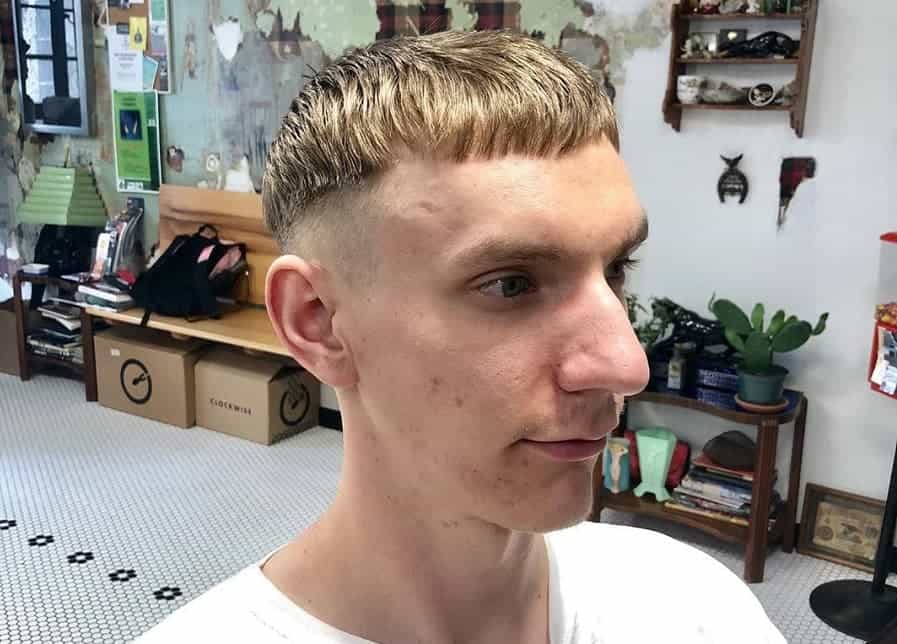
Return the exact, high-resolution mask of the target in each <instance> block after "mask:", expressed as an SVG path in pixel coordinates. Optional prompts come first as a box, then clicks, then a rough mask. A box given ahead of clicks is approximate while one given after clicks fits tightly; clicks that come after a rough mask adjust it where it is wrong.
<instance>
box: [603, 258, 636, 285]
mask: <svg viewBox="0 0 897 644" xmlns="http://www.w3.org/2000/svg"><path fill="white" fill-rule="evenodd" d="M638 262H639V260H637V259H632V258H631V257H625V258H623V259H618V260H617V261H615V262H614V263H613V264H611V265H610V269H609V270H608V273H607V279H608V281H610V282H623V281H625V280H626V273H628V272H629V271H631V270H633V269H635V267H636V266H638Z"/></svg>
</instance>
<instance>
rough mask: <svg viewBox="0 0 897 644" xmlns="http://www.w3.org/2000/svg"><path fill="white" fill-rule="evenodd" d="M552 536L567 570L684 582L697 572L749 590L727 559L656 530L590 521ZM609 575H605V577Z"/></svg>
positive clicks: (555, 553) (558, 558)
mask: <svg viewBox="0 0 897 644" xmlns="http://www.w3.org/2000/svg"><path fill="white" fill-rule="evenodd" d="M546 536H547V539H548V541H549V544H550V546H551V549H552V552H553V554H554V556H555V557H556V559H557V561H558V562H559V564H560V565H562V567H564V568H569V567H575V568H576V569H578V570H580V571H582V572H583V573H584V574H589V573H593V572H595V570H594V566H598V567H600V569H601V570H602V571H603V572H604V573H607V572H610V571H616V572H618V573H625V572H626V571H627V570H628V571H631V572H632V573H635V572H637V570H638V571H640V572H651V571H654V572H658V573H662V575H663V577H664V578H666V579H668V580H669V582H670V583H673V584H679V585H681V583H682V580H681V578H680V577H679V576H680V575H686V574H687V575H688V576H689V577H691V578H692V579H694V578H695V577H694V576H695V575H699V577H700V578H704V579H707V581H708V582H713V583H714V584H719V583H726V584H735V585H736V587H737V588H739V589H743V588H746V585H745V584H744V582H742V581H741V580H740V579H739V578H738V577H737V576H736V575H734V574H733V573H732V571H730V570H729V569H728V568H726V566H724V565H723V564H722V563H720V562H719V561H717V560H716V559H714V558H713V557H711V556H710V555H708V554H706V553H705V552H703V551H701V550H699V549H697V548H695V547H694V546H692V545H689V544H687V543H684V542H682V541H678V540H676V539H673V538H672V537H670V536H668V535H665V534H663V533H660V532H656V531H654V530H646V529H643V528H634V527H631V526H623V525H614V524H610V523H595V522H584V523H580V524H578V525H575V526H573V527H571V528H567V529H564V530H559V531H557V532H552V533H550V534H548V535H546ZM602 576H603V575H602Z"/></svg>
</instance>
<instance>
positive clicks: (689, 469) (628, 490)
mask: <svg viewBox="0 0 897 644" xmlns="http://www.w3.org/2000/svg"><path fill="white" fill-rule="evenodd" d="M895 28H897V3H894V2H892V1H891V0H864V1H863V2H846V1H844V0H625V1H622V0H514V1H512V0H487V1H478V0H477V1H473V0H420V2H418V1H417V0H414V1H406V0H376V1H374V0H328V1H327V2H324V3H310V2H302V1H298V0H297V1H293V0H246V1H245V2H244V1H242V0H190V1H188V0H145V1H144V0H0V643H7V642H8V643H10V644H18V643H23V644H39V643H40V644H42V643H45V642H46V643H49V642H60V643H66V644H82V643H83V644H98V643H101V642H102V643H104V642H110V643H113V642H115V643H117V642H126V641H132V640H134V639H136V638H138V637H140V636H141V635H142V634H145V633H147V632H148V631H150V630H151V629H152V628H153V627H155V626H156V625H157V624H159V623H160V622H162V621H163V620H164V619H166V618H167V617H169V616H170V615H172V614H173V613H174V612H175V611H177V610H178V609H180V608H182V607H184V606H187V605H188V604H189V603H190V602H191V601H193V600H195V599H197V598H199V597H201V596H202V595H203V594H204V593H206V592H207V591H209V590H210V589H212V588H214V587H215V586H216V585H218V584H220V583H221V582H223V581H225V580H226V579H228V578H230V577H232V576H234V575H236V574H237V573H239V572H240V571H241V570H243V569H245V568H246V567H247V566H251V565H253V563H254V562H258V561H260V560H261V559H262V558H263V557H265V556H266V555H268V554H269V553H272V552H273V551H275V549H277V548H278V547H279V546H281V544H283V543H285V542H287V541H288V540H290V539H293V538H294V537H295V536H296V535H297V534H298V533H301V532H302V531H303V530H305V529H306V528H308V527H309V526H311V525H313V524H314V522H315V521H316V520H317V519H318V517H320V516H321V515H322V514H323V513H324V512H325V511H326V510H327V508H328V507H329V506H330V504H331V502H332V501H333V500H334V498H335V496H336V494H337V491H338V489H339V486H340V481H341V474H342V470H343V467H344V464H345V463H344V460H343V455H344V439H345V440H346V441H349V440H354V441H355V442H356V443H358V441H360V440H361V439H360V438H355V437H352V436H350V434H351V432H352V429H353V428H352V427H351V426H350V425H351V423H349V422H347V423H346V428H345V429H346V431H345V433H344V431H343V430H344V421H346V420H347V416H344V413H343V412H345V410H343V412H341V409H340V399H338V396H337V389H338V387H339V386H340V383H335V385H336V386H331V384H327V382H323V380H324V379H325V376H324V375H323V371H321V370H316V369H315V368H313V367H312V365H311V364H310V361H309V360H307V359H303V358H305V357H307V355H308V354H305V353H302V355H300V351H299V349H297V346H299V345H297V344H296V343H295V337H294V336H293V335H291V334H290V333H286V332H284V331H283V327H282V326H279V325H275V324H273V323H272V315H273V313H271V312H272V311H274V310H275V308H276V307H273V306H272V304H271V303H272V301H273V300H272V298H271V297H268V298H267V301H266V279H269V277H270V275H274V274H275V273H276V268H277V266H278V264H277V262H278V261H279V259H278V258H280V257H281V256H282V254H283V253H284V252H285V251H284V248H283V247H282V245H281V244H280V243H279V242H278V240H277V239H276V238H275V236H274V235H273V234H272V232H271V230H270V228H269V226H268V225H267V224H266V220H265V210H266V208H268V205H267V200H266V199H263V178H264V177H265V170H266V166H267V165H269V164H270V163H271V162H272V161H271V159H272V158H273V157H274V155H275V146H274V145H273V143H274V141H275V139H276V137H277V135H278V131H279V129H280V128H281V125H282V122H283V121H284V115H285V114H287V112H288V111H289V110H290V109H291V103H292V102H293V100H294V99H295V98H296V96H297V94H298V93H299V92H300V91H301V90H302V87H303V85H304V84H305V83H307V82H311V79H314V78H315V77H316V75H318V74H319V73H320V72H321V70H324V69H325V68H327V67H328V65H330V64H331V63H333V62H334V61H336V60H338V59H339V58H340V57H341V56H343V55H344V54H345V53H346V52H348V51H350V50H352V49H354V48H363V47H367V46H368V45H371V44H372V43H375V42H379V41H385V40H389V39H394V38H404V37H417V36H422V35H426V34H432V33H436V32H442V31H462V32H472V31H488V30H511V31H514V32H519V33H522V34H525V35H526V36H529V37H530V38H532V39H535V40H537V41H539V42H541V43H542V44H544V45H546V46H548V47H550V48H552V49H556V50H560V51H561V52H563V53H564V54H566V55H567V56H569V57H571V58H572V59H574V60H576V61H578V62H579V63H581V64H582V65H583V66H584V67H585V68H586V69H587V70H588V72H589V73H590V74H591V75H592V77H593V78H594V79H595V82H596V83H597V84H599V85H600V87H601V88H602V90H603V92H604V94H605V95H606V96H607V98H608V100H609V101H610V102H611V103H612V105H613V108H614V111H615V113H616V116H615V118H616V121H617V126H618V129H619V156H620V157H621V158H622V160H623V161H624V162H625V164H626V167H627V169H628V173H629V176H630V179H631V182H632V185H633V186H634V189H635V193H636V194H637V195H638V199H639V202H640V203H641V206H642V207H643V208H644V212H645V214H646V215H647V218H648V220H649V221H650V234H649V235H648V237H647V240H646V241H644V243H642V244H641V245H640V246H639V247H638V248H637V249H636V250H635V251H634V253H633V254H632V256H631V257H627V258H626V261H627V264H633V267H632V269H631V272H630V273H629V274H628V275H627V277H626V285H625V293H623V292H621V294H620V298H619V305H620V307H621V308H622V311H623V312H624V313H625V315H626V316H628V320H629V323H630V324H631V327H632V332H633V333H634V334H635V338H636V339H637V342H638V344H640V345H641V347H642V349H643V350H644V354H645V355H644V359H645V363H646V364H647V368H648V373H649V377H648V382H647V385H646V386H645V387H644V388H643V389H642V390H641V391H640V392H635V393H630V394H629V395H626V396H621V398H620V409H619V412H620V415H619V418H620V420H619V424H618V425H617V426H616V428H615V429H613V430H612V431H611V433H610V434H608V435H607V437H606V439H603V440H604V442H603V443H602V448H601V451H600V452H599V453H597V455H596V456H595V457H594V459H593V461H590V462H593V463H594V473H593V475H592V486H591V490H590V492H591V498H592V502H591V511H590V513H589V514H588V517H586V518H585V519H584V520H585V521H588V522H594V523H612V524H619V525H625V526H632V527H636V528H641V529H645V530H651V531H655V532H659V533H662V534H664V535H667V536H669V537H672V538H673V539H675V540H677V541H681V542H683V543H686V544H688V545H690V546H692V547H694V548H697V549H698V550H700V551H702V552H703V553H706V554H707V555H709V556H710V557H712V558H713V559H715V560H717V561H718V562H720V563H721V564H722V565H724V566H725V567H726V568H728V569H729V570H730V571H731V572H732V573H733V574H734V575H735V576H737V577H738V578H739V579H740V580H741V581H743V583H744V584H745V585H746V586H747V588H749V590H750V592H752V593H753V594H754V595H755V596H756V598H757V599H758V600H759V602H760V604H761V605H762V607H763V609H764V610H765V612H766V614H767V615H768V617H769V619H770V620H771V622H772V623H773V624H774V625H775V626H776V628H777V629H778V630H779V631H780V632H781V633H782V635H783V636H784V638H785V640H786V641H788V642H791V643H794V644H848V643H855V642H868V643H877V644H882V643H885V642H897V578H895V577H894V576H893V574H894V573H897V547H895V525H897V189H895V185H897V121H895V119H894V113H895V109H897V74H895V66H894V61H895V60H897V38H895V36H894V34H895ZM573 183H574V182H570V184H569V185H571V186H572V185H573ZM571 189H572V188H571ZM476 190H477V188H476V186H471V187H470V191H472V193H471V194H468V195H467V196H466V198H467V199H470V200H475V201H478V202H480V203H481V204H483V206H482V207H483V208H486V207H495V206H496V204H495V203H494V202H493V203H492V205H491V206H490V204H489V202H492V200H493V199H494V196H492V195H488V194H486V192H480V193H479V194H477V192H476ZM495 196H497V195H495ZM387 197H388V195H387ZM432 199H434V200H437V201H438V200H439V199H440V195H439V194H438V190H437V191H436V194H433V195H432ZM499 201H501V199H499ZM484 211H485V210H484ZM447 234H448V233H447ZM431 243H432V241H431ZM394 247H395V246H394ZM190 253H193V255H192V256H191V255H190ZM408 261H410V260H408ZM415 261H417V262H420V266H421V271H422V274H424V275H425V274H426V271H435V270H437V268H438V265H439V263H438V262H435V263H434V266H436V267H437V268H433V267H425V264H424V263H425V262H427V260H426V258H425V257H421V256H417V258H416V259H415ZM191 262H192V263H191ZM427 263H428V262H427ZM635 263H637V264H638V266H637V267H635V266H634V264H635ZM200 266H202V268H201V269H200V268H198V267H200ZM272 266H274V267H275V268H274V269H272ZM421 279H426V278H423V277H422V278H421ZM271 283H273V281H269V287H270V284H271ZM392 293H393V295H395V294H396V293H397V291H393V292H392ZM269 295H270V293H269ZM401 299H402V298H395V300H396V301H394V302H391V303H390V302H387V303H385V304H383V305H382V306H385V307H386V308H378V309H376V310H382V311H386V310H393V309H390V308H389V307H395V308H394V310H395V311H396V312H397V313H396V314H401V313H402V312H403V311H409V310H411V309H410V308H409V307H408V306H407V303H406V304H403V303H402V302H400V301H398V300H401ZM372 306H374V305H372ZM277 310H279V309H277ZM496 310H497V309H496ZM490 315H491V316H492V317H490V318H489V320H497V319H498V317H497V316H498V315H499V314H498V313H494V312H493V313H492V314H490ZM558 315H560V314H558ZM621 315H622V313H621ZM462 318H464V313H463V312H462V309H458V310H457V311H456V315H455V316H451V317H446V318H445V319H444V320H442V321H441V323H443V322H444V323H445V325H446V326H445V327H444V329H443V330H442V331H439V332H441V333H443V336H441V337H440V339H439V343H440V344H441V346H442V347H443V351H444V352H445V356H446V362H447V365H446V371H447V374H448V373H450V370H451V368H452V367H453V366H454V365H455V364H457V361H458V356H459V355H461V353H462V352H465V351H468V352H469V351H472V349H471V347H480V348H482V344H478V342H479V340H477V339H474V338H466V339H465V338H464V337H463V336H462V337H458V336H453V334H452V333H451V331H450V329H451V327H450V326H449V325H450V324H454V323H458V324H462V322H457V320H461V319H462ZM335 319H339V318H335ZM484 319H485V318H484ZM557 319H560V318H557ZM451 320H455V322H452V321H451ZM419 321H420V318H419V317H416V316H415V315H409V316H407V319H406V321H405V323H406V324H407V326H408V329H409V334H411V333H414V332H413V331H412V329H413V326H414V325H415V324H418V323H419ZM518 323H519V322H518ZM463 324H469V320H468V321H466V322H463ZM486 326H487V325H485V324H484V325H483V327H482V328H483V329H485V328H486ZM465 329H467V330H469V329H471V327H469V326H468V327H465ZM542 332H543V333H544V335H545V337H546V338H547V337H548V336H552V337H553V335H556V334H553V333H552V331H551V330H550V328H548V329H543V331H542ZM421 333H423V332H421ZM483 333H485V330H484V331H483ZM472 334H473V333H472ZM509 334H510V332H509ZM420 337H424V336H423V335H421V336H420ZM484 337H485V336H484ZM383 340H384V337H383V336H381V337H379V338H376V339H372V340H371V343H374V342H382V341H383ZM394 340H395V342H396V345H395V351H397V352H401V351H403V350H404V349H403V347H404V348H407V347H410V346H417V345H412V343H414V342H417V341H418V339H411V340H407V339H406V340H404V341H403V340H402V339H401V338H394ZM432 342H436V341H435V340H432ZM546 342H547V340H546ZM596 342H600V340H596ZM453 345H454V346H453ZM546 346H547V345H546ZM378 350H379V351H381V352H382V351H383V349H382V348H380V349H378ZM639 355H640V354H639ZM470 359H471V360H472V361H474V364H471V374H472V375H471V378H481V377H482V369H481V367H480V366H479V365H476V364H475V361H476V356H475V355H473V356H471V358H470ZM520 359H521V360H524V363H525V360H526V359H525V358H524V357H520ZM533 359H534V358H533ZM409 360H410V358H409ZM316 364H319V363H316ZM396 364H409V363H408V362H404V363H403V362H401V361H400V360H396V361H395V362H390V367H389V368H393V367H394V365H396ZM532 364H536V363H535V362H532ZM486 366H487V365H484V366H483V367H482V368H483V369H485V368H486ZM313 371H314V373H313ZM328 373H329V372H328ZM388 373H389V372H388V371H385V372H383V374H382V376H386V375H387V374H388ZM316 374H318V375H316ZM474 374H476V375H474ZM395 377H397V378H399V381H401V382H412V381H413V377H412V376H411V375H408V374H395ZM328 379H329V378H328ZM385 379H387V380H388V378H385ZM446 380H449V376H448V375H446ZM474 381H475V380H474ZM331 382H334V381H333V380H331ZM509 384H510V383H509ZM517 384H519V383H517ZM515 386H516V384H515ZM436 387H437V384H436V382H435V381H434V383H433V389H435V388H436ZM428 388H429V384H428V383H426V382H425V383H423V384H422V385H421V386H420V392H427V391H429V389H428ZM361 389H362V388H361V387H360V386H359V390H361ZM508 391H512V389H509V390H508ZM513 391H519V389H513ZM407 393H408V394H411V395H413V396H417V395H418V393H419V392H417V391H415V390H414V389H413V388H412V390H411V391H408V392H407ZM347 395H348V394H347ZM421 395H425V394H421ZM434 395H436V394H434ZM483 395H485V393H483ZM343 400H346V399H345V398H343ZM393 402H395V403H396V404H402V405H403V404H411V405H412V406H413V407H418V408H422V407H426V403H420V404H417V403H416V402H414V401H408V400H407V399H405V400H404V401H402V400H401V397H399V398H395V397H393V398H392V399H390V404H392V403H393ZM521 404H522V405H527V404H532V403H526V402H521ZM461 405H462V401H461V400H460V398H459V399H458V407H459V408H460V407H461ZM452 407H454V405H451V404H449V405H447V406H446V407H444V408H443V407H438V408H436V409H434V411H436V412H437V413H436V415H438V414H439V412H441V411H442V410H443V409H446V408H452ZM378 409H379V408H378ZM468 409H470V406H468ZM468 409H463V410H461V409H459V410H457V412H458V413H462V412H463V413H464V414H467V416H464V417H465V418H468V419H472V418H474V416H471V415H470V414H471V413H473V412H472V411H468ZM379 411H383V410H382V409H380V410H379ZM378 413H379V412H378ZM446 413H448V412H446ZM454 417H455V418H461V417H462V416H454ZM433 420H436V422H437V426H438V427H440V428H443V429H444V428H448V427H449V425H450V423H448V422H446V421H445V420H443V421H441V424H440V421H439V420H438V419H434V418H432V417H431V418H429V419H427V418H419V419H418V421H419V422H420V423H421V425H422V426H426V425H427V424H428V423H430V422H431V421H433ZM352 422H355V418H354V417H353V421H352ZM487 430H488V428H482V431H483V432H484V433H485V432H487ZM402 440H407V441H414V440H423V439H419V438H415V437H414V436H413V435H410V434H409V435H408V436H407V437H405V438H403V439H402ZM442 440H443V441H445V438H444V437H443V438H442ZM359 444H361V443H359ZM487 444H489V445H491V444H490V443H488V441H487ZM418 453H420V452H418ZM421 458H424V457H423V456H421ZM407 465H408V466H409V467H413V464H407ZM384 467H385V466H384ZM365 471H369V470H365ZM595 548H596V550H598V551H599V552H598V553H597V555H596V556H598V557H599V560H600V558H612V557H614V556H615V553H614V552H613V551H609V550H607V549H606V548H602V547H601V545H600V544H596V545H595ZM618 556H619V555H618ZM626 556H627V557H628V558H629V559H630V561H629V568H630V573H629V574H631V576H633V577H636V578H638V579H640V580H641V581H640V583H641V584H644V585H645V586H650V585H652V584H654V583H655V582H656V579H657V578H658V577H662V576H663V575H664V570H663V569H662V567H660V568H652V569H647V570H641V569H640V567H639V556H638V554H634V555H632V556H631V555H629V554H627V555H626ZM619 581H620V580H616V581H615V579H614V578H613V577H611V578H603V577H602V576H601V574H600V569H599V570H597V571H596V582H595V583H600V584H607V585H609V586H611V587H613V586H615V585H616V583H618V582H619ZM629 585H630V584H627V586H626V587H629ZM686 588H688V589H691V588H693V586H690V585H689V586H687V587H686V586H683V589H684V592H691V591H690V590H685V589H686ZM685 599H687V598H685ZM626 601H631V602H634V603H636V604H638V603H639V602H640V598H639V597H638V594H637V593H635V594H632V595H631V596H629V597H628V598H626ZM699 608H700V607H696V609H699ZM640 610H641V611H643V613H644V615H645V617H646V619H650V616H651V615H652V610H653V609H652V606H650V605H641V607H640ZM185 641H197V639H196V638H195V637H194V638H192V639H187V640H185ZM339 641H342V640H339ZM353 641H354V640H353ZM359 641H361V640H359ZM365 641H366V640H365ZM733 641H734V640H733ZM608 644H613V643H612V642H608Z"/></svg>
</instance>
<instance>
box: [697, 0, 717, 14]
mask: <svg viewBox="0 0 897 644" xmlns="http://www.w3.org/2000/svg"><path fill="white" fill-rule="evenodd" d="M719 3H720V0H700V4H699V5H698V11H697V12H698V13H711V14H712V13H719Z"/></svg>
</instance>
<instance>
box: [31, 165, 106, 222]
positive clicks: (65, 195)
mask: <svg viewBox="0 0 897 644" xmlns="http://www.w3.org/2000/svg"><path fill="white" fill-rule="evenodd" d="M16 215H17V219H18V221H19V223H25V224H57V225H59V226H95V227H100V226H105V225H106V221H107V219H108V217H107V215H106V207H105V206H104V205H103V200H102V199H101V198H100V193H99V192H97V185H96V182H95V181H94V178H93V175H92V174H91V173H90V172H89V171H88V170H87V169H85V168H58V167H53V166H44V167H42V168H41V169H40V171H39V172H38V175H37V177H36V178H35V180H34V185H33V186H32V188H31V191H30V192H29V193H28V196H27V197H26V198H25V201H24V202H23V203H22V205H21V206H20V207H19V209H18V211H17V212H16Z"/></svg>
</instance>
